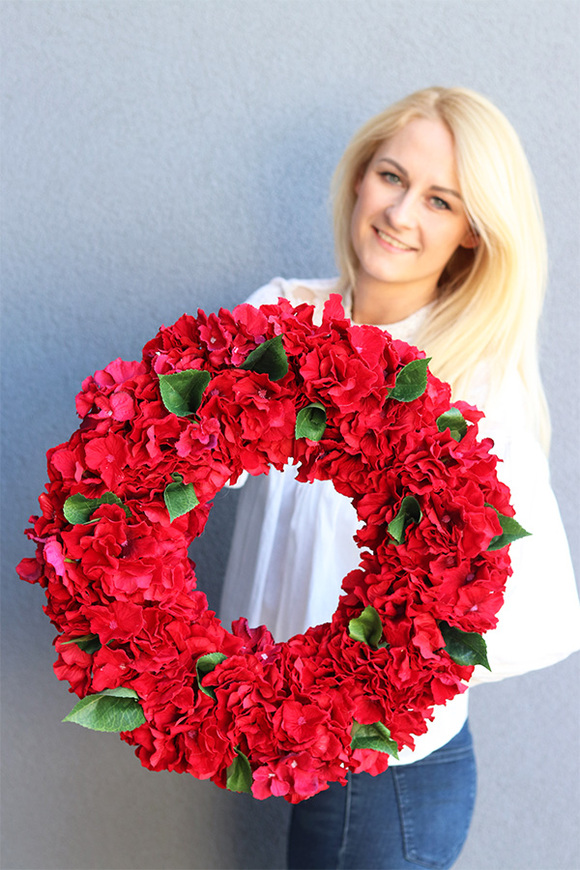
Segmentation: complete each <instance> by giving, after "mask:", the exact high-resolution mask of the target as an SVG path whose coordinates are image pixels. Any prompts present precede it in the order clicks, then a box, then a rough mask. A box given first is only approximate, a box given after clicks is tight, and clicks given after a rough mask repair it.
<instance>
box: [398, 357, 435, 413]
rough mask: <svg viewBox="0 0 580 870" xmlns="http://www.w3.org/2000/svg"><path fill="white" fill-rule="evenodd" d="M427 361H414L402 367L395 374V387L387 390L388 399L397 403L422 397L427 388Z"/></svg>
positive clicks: (428, 361) (428, 360) (429, 360)
mask: <svg viewBox="0 0 580 870" xmlns="http://www.w3.org/2000/svg"><path fill="white" fill-rule="evenodd" d="M430 362H431V357H429V359H414V360H412V361H411V362H410V363H407V365H406V366H403V368H402V369H401V371H400V372H399V373H398V374H397V377H396V380H395V386H394V387H392V389H391V390H389V398H391V399H396V400H397V402H412V401H413V399H418V398H419V396H422V395H423V393H424V392H425V390H426V388H427V364H428V363H430Z"/></svg>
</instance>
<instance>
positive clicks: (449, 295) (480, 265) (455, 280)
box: [333, 87, 550, 449]
mask: <svg viewBox="0 0 580 870" xmlns="http://www.w3.org/2000/svg"><path fill="white" fill-rule="evenodd" d="M414 118H433V119H439V120H441V121H443V122H444V123H445V124H446V125H447V127H448V128H449V130H450V131H451V133H452V135H453V137H454V141H455V152H456V161H457V174H458V178H459V184H460V189H461V194H462V197H463V200H464V203H465V207H466V211H467V215H468V217H469V220H470V222H471V224H472V226H473V227H474V229H475V230H476V231H477V233H478V235H479V245H478V246H477V248H474V249H466V248H459V249H458V250H457V251H456V253H455V254H454V255H453V257H452V258H451V260H450V261H449V263H448V264H447V266H446V268H445V270H444V272H443V274H442V276H441V279H440V281H439V296H438V300H437V304H436V306H435V308H434V310H433V313H432V315H431V317H430V318H429V321H428V323H427V325H426V327H425V328H424V329H423V331H422V333H421V335H420V336H419V339H418V341H417V343H418V344H419V345H420V346H421V347H423V348H424V349H425V350H426V351H427V353H428V355H429V356H432V358H433V362H432V369H433V371H434V372H435V373H436V374H437V375H438V376H439V377H441V378H442V379H444V380H446V381H448V382H449V383H450V384H451V386H452V389H453V393H454V396H455V397H456V398H461V397H462V395H464V394H465V395H467V394H468V392H467V391H468V389H469V384H470V380H471V378H472V375H473V372H474V370H475V368H476V366H477V365H478V364H479V363H483V362H485V363H486V364H487V366H488V367H489V375H490V382H491V383H490V399H491V400H493V396H494V395H495V394H496V393H497V390H498V389H499V386H500V384H501V381H502V378H503V376H504V374H505V373H506V372H507V371H508V370H510V368H511V367H516V368H517V370H518V372H519V374H520V375H521V377H522V380H523V383H524V386H525V388H526V391H527V394H528V397H529V409H530V416H531V419H532V420H533V422H534V424H535V425H536V427H537V430H538V433H539V434H540V437H541V439H542V442H543V444H544V446H545V448H546V449H547V448H548V443H549V431H550V427H549V417H548V411H547V404H546V400H545V396H544V391H543V388H542V383H541V379H540V373H539V365H538V350H537V332H538V323H539V318H540V313H541V310H542V304H543V299H544V294H545V287H546V276H547V255H546V239H545V233H544V227H543V221H542V215H541V211H540V206H539V202H538V197H537V193H536V187H535V183H534V180H533V177H532V173H531V170H530V167H529V164H528V161H527V159H526V156H525V154H524V151H523V148H522V146H521V143H520V141H519V138H518V136H517V134H516V132H515V130H514V129H513V127H512V126H511V124H510V123H509V122H508V121H507V119H506V118H505V117H504V115H503V114H502V113H501V112H500V111H499V109H497V108H496V107H495V106H494V105H493V104H492V103H491V102H489V100H487V99H486V98H485V97H483V96H481V95H480V94H477V93H475V92H474V91H471V90H468V89H466V88H442V87H432V88H426V89H425V90H421V91H417V92H416V93H414V94H411V95H410V96H408V97H406V98H405V99H403V100H401V101H400V102H398V103H395V104H394V105H392V106H391V107H389V108H388V109H386V110H385V111H384V112H382V113H381V114H379V115H376V116H375V117H373V118H371V119H370V121H368V122H367V123H366V124H365V125H364V126H363V127H362V128H361V129H360V130H359V131H358V132H357V133H356V134H355V136H354V137H353V139H352V140H351V142H350V144H349V145H348V147H347V149H346V151H345V153H344V155H343V157H342V159H341V161H340V163H339V164H338V167H337V169H336V172H335V175H334V179H333V201H334V229H335V243H336V254H337V262H338V266H339V269H340V276H341V277H340V280H341V289H343V290H346V288H347V287H352V288H354V287H355V284H356V272H357V268H358V259H357V256H356V254H355V251H354V249H353V246H352V240H351V231H350V225H351V217H352V212H353V209H354V205H355V202H356V192H355V186H356V183H357V181H358V179H359V178H360V177H361V175H362V173H364V170H365V169H366V166H367V165H368V163H369V161H370V159H371V158H372V156H373V155H374V153H375V151H376V149H377V148H378V146H379V145H380V144H382V143H383V142H385V141H386V140H388V139H390V138H391V137H392V136H393V135H394V134H395V133H396V132H397V131H398V130H401V129H402V128H403V127H404V126H405V125H406V124H407V123H408V122H409V121H411V120H412V119H414Z"/></svg>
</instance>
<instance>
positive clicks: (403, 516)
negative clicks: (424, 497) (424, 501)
mask: <svg viewBox="0 0 580 870" xmlns="http://www.w3.org/2000/svg"><path fill="white" fill-rule="evenodd" d="M422 516H423V514H422V513H421V508H420V506H419V502H418V501H417V499H416V498H415V497H414V496H412V495H406V496H405V497H404V499H403V500H402V502H401V507H400V508H399V513H398V514H397V516H396V517H395V518H394V519H393V520H391V522H390V523H389V525H388V526H387V531H388V533H389V535H391V537H392V538H394V539H395V541H396V542H397V544H402V543H403V542H404V540H405V530H406V529H407V527H408V526H409V525H410V524H411V523H418V522H419V521H420V520H421V517H422Z"/></svg>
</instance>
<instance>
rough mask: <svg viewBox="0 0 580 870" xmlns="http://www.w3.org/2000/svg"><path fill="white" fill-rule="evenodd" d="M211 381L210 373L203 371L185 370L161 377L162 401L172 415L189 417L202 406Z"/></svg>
mask: <svg viewBox="0 0 580 870" xmlns="http://www.w3.org/2000/svg"><path fill="white" fill-rule="evenodd" d="M210 380H211V375H210V373H209V372H205V371H202V370H201V369H185V370H184V371H182V372H173V373H172V374H170V375H159V389H160V392H161V400H162V402H163V404H164V405H165V407H166V408H167V410H168V411H169V412H170V413H171V414H175V415H176V417H189V416H190V415H191V414H195V412H196V411H197V409H198V408H199V406H200V405H201V400H202V397H203V393H204V390H205V388H206V387H207V385H208V384H209V382H210Z"/></svg>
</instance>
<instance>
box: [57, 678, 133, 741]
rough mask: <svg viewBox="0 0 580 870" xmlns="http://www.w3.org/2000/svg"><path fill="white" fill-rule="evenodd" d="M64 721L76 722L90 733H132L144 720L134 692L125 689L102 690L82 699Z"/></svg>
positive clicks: (123, 687) (122, 687) (120, 687)
mask: <svg viewBox="0 0 580 870" xmlns="http://www.w3.org/2000/svg"><path fill="white" fill-rule="evenodd" d="M62 721H63V722H76V724H77V725H82V726H83V728H90V729H91V730H92V731H117V732H120V731H133V729H135V728H138V727H139V725H143V724H144V723H145V721H146V719H145V716H144V714H143V709H142V707H141V704H140V703H139V700H138V696H137V692H135V691H134V689H128V688H126V687H125V686H119V687H118V688H116V689H105V690H104V691H103V692H97V693H96V694H94V695H87V696H86V698H82V699H81V700H80V701H79V702H78V704H76V705H75V706H74V707H73V709H72V710H71V711H70V713H69V714H68V716H65V717H64V719H63V720H62Z"/></svg>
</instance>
